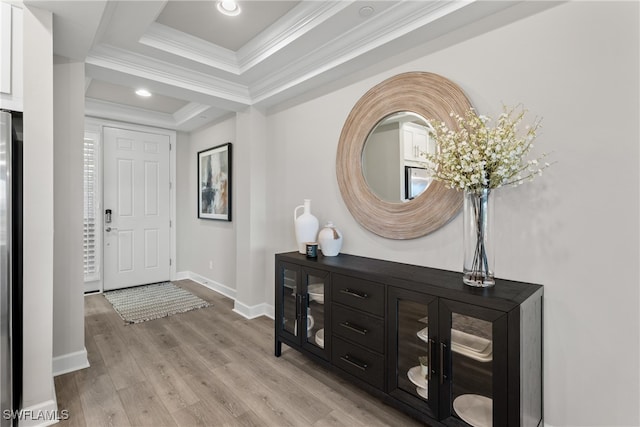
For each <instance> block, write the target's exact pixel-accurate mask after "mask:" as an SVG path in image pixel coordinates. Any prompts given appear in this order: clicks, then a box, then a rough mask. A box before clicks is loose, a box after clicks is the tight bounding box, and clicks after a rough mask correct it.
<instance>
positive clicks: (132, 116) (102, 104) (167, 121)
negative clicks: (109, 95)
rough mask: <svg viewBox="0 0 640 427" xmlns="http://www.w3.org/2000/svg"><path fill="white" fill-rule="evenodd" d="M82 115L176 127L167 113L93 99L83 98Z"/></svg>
mask: <svg viewBox="0 0 640 427" xmlns="http://www.w3.org/2000/svg"><path fill="white" fill-rule="evenodd" d="M84 114H85V116H92V117H100V118H104V119H109V120H117V121H121V122H129V123H138V124H142V125H147V126H155V127H161V128H168V129H173V128H175V125H176V123H175V119H174V118H173V116H172V115H171V114H168V113H160V112H157V111H150V110H145V109H142V108H137V107H130V106H127V105H122V104H117V103H114V102H109V101H102V100H100V99H94V98H85V103H84Z"/></svg>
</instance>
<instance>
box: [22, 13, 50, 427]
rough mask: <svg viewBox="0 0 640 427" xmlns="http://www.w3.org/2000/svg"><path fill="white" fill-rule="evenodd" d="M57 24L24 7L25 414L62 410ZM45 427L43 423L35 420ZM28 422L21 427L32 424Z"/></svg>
mask: <svg viewBox="0 0 640 427" xmlns="http://www.w3.org/2000/svg"><path fill="white" fill-rule="evenodd" d="M52 24H53V19H52V15H51V12H46V11H43V10H40V9H37V8H32V7H25V8H24V51H25V55H24V181H23V185H24V187H23V192H24V193H23V194H24V196H23V208H24V213H23V225H24V234H23V243H24V246H23V250H24V256H23V262H24V278H23V297H24V316H23V322H24V325H23V366H24V369H23V377H22V387H23V390H22V395H23V396H22V406H23V408H25V409H34V410H37V409H43V410H44V409H48V410H51V409H56V404H55V391H54V389H53V376H52V351H53V342H52V335H53V331H52V322H53V309H52V307H53V214H54V210H53V191H54V189H53V130H54V129H53V40H52ZM33 421H34V423H38V424H39V423H42V420H40V421H38V420H33ZM29 424H30V423H29V422H28V421H24V422H21V425H23V426H24V425H29Z"/></svg>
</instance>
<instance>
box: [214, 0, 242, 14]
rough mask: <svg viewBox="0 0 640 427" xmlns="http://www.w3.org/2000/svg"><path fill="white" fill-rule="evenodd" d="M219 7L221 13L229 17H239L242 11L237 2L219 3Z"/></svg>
mask: <svg viewBox="0 0 640 427" xmlns="http://www.w3.org/2000/svg"><path fill="white" fill-rule="evenodd" d="M217 7H218V11H219V12H220V13H222V14H224V15H227V16H237V15H240V12H241V11H242V10H241V9H240V5H239V4H238V3H236V2H235V1H219V2H218V4H217Z"/></svg>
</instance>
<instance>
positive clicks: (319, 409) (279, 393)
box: [55, 280, 420, 427]
mask: <svg viewBox="0 0 640 427" xmlns="http://www.w3.org/2000/svg"><path fill="white" fill-rule="evenodd" d="M178 283H179V285H180V286H183V287H184V288H186V289H189V290H191V291H192V292H193V293H195V294H196V295H198V296H200V297H201V298H203V299H205V300H207V301H209V302H210V303H212V306H211V307H208V308H203V309H199V310H194V311H191V312H188V313H182V314H177V315H174V316H170V317H166V318H163V319H157V320H152V321H149V322H144V323H139V324H135V325H125V324H124V322H123V321H122V319H120V317H119V316H118V315H117V314H116V313H115V312H114V311H113V308H112V307H111V305H110V304H109V302H108V301H107V300H106V299H105V298H104V297H103V296H102V295H91V296H88V297H86V298H85V345H86V348H87V352H88V355H89V362H90V363H91V367H90V368H88V369H83V370H81V371H76V372H72V373H69V374H65V375H61V376H58V377H56V378H55V386H56V394H57V397H58V409H59V410H63V409H67V410H68V411H69V414H70V418H69V419H68V420H66V421H62V422H61V423H60V424H58V425H60V426H65V427H66V426H90V427H95V426H116V427H120V426H154V427H160V426H176V425H177V426H236V425H237V426H278V427H279V426H317V427H324V426H418V425H420V424H419V423H417V422H415V421H414V420H412V419H410V418H408V417H406V416H405V415H404V414H402V413H400V412H398V411H396V410H395V409H393V408H391V407H389V406H386V405H385V404H383V403H382V402H381V401H379V400H377V399H375V398H373V397H371V396H369V395H368V394H367V393H365V392H363V391H361V390H360V389H358V388H357V387H355V386H353V385H351V384H349V383H348V382H346V381H344V380H343V379H341V378H340V377H339V376H337V375H335V374H333V373H331V372H329V371H327V370H325V369H323V368H321V367H319V366H318V365H317V364H315V363H313V362H311V361H310V360H308V359H307V358H305V357H304V356H302V355H301V354H300V353H298V352H297V351H295V350H292V349H290V348H289V347H287V346H285V345H283V352H282V356H281V357H280V358H276V357H274V355H273V321H272V320H271V319H268V318H266V317H261V318H258V319H254V320H247V319H244V318H243V317H241V316H239V315H237V314H235V313H234V312H233V311H232V306H233V302H232V301H231V300H230V299H228V298H225V297H223V296H221V295H219V294H217V293H215V292H213V291H210V290H208V289H206V288H204V287H202V286H200V285H198V284H196V283H194V282H191V281H189V280H185V281H181V282H178Z"/></svg>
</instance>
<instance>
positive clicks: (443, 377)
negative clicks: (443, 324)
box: [440, 342, 447, 384]
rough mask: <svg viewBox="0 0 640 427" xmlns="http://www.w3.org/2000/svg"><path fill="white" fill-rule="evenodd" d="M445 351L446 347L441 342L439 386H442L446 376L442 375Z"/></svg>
mask: <svg viewBox="0 0 640 427" xmlns="http://www.w3.org/2000/svg"><path fill="white" fill-rule="evenodd" d="M446 350H447V345H446V344H445V343H443V342H441V343H440V384H444V380H445V378H447V376H446V375H445V374H444V354H445V352H446Z"/></svg>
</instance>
